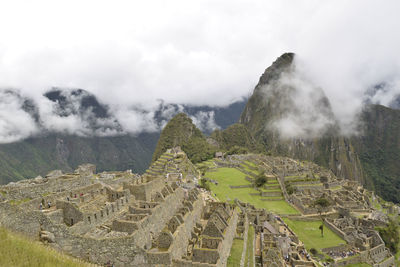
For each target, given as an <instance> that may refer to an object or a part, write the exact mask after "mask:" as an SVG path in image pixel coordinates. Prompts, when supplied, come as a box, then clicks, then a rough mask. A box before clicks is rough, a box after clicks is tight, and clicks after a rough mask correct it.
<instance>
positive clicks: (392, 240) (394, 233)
mask: <svg viewBox="0 0 400 267" xmlns="http://www.w3.org/2000/svg"><path fill="white" fill-rule="evenodd" d="M378 231H379V234H380V236H381V237H382V239H383V241H384V242H385V244H386V247H388V248H389V249H390V251H391V252H392V253H393V254H396V253H397V252H399V249H400V248H399V244H400V231H399V224H398V223H397V222H396V221H394V220H392V219H389V225H388V226H387V227H384V228H378Z"/></svg>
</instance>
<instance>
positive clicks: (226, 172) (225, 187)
mask: <svg viewBox="0 0 400 267" xmlns="http://www.w3.org/2000/svg"><path fill="white" fill-rule="evenodd" d="M205 177H206V178H210V179H213V180H216V181H218V185H215V184H213V183H209V184H210V188H211V191H212V192H213V193H215V194H216V195H217V197H218V199H219V200H220V201H227V200H228V198H229V200H230V201H233V200H234V199H235V198H237V199H239V200H240V201H242V202H248V203H251V204H253V205H254V206H255V207H257V208H265V209H267V210H270V211H273V212H275V213H278V214H298V211H297V210H296V209H294V208H293V207H292V206H290V205H289V204H288V203H287V202H286V201H284V200H282V201H262V200H261V198H267V197H261V196H260V195H250V194H249V193H259V192H258V191H257V190H255V189H253V188H234V189H232V188H230V187H229V186H230V185H233V186H235V185H248V184H251V183H250V182H248V181H247V180H246V179H245V177H246V174H244V173H242V172H241V171H239V170H237V169H234V168H219V169H218V170H216V171H214V172H207V173H206V175H205Z"/></svg>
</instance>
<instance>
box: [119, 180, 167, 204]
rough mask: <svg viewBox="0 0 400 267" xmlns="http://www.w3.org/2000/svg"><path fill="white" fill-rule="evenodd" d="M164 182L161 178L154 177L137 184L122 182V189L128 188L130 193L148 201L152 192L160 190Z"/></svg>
mask: <svg viewBox="0 0 400 267" xmlns="http://www.w3.org/2000/svg"><path fill="white" fill-rule="evenodd" d="M164 186H165V182H164V181H163V180H162V179H154V180H152V181H148V182H146V183H143V184H139V185H132V184H128V183H124V187H123V188H124V189H129V191H130V192H131V194H132V195H134V196H135V198H136V199H138V200H144V201H150V200H151V197H152V196H153V194H155V193H156V192H161V190H162V189H163V188H164Z"/></svg>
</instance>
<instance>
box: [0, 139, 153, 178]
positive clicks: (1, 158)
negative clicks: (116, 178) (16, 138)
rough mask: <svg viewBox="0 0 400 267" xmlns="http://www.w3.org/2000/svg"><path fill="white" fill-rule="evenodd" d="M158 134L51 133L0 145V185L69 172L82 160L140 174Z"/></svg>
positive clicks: (109, 168)
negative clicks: (86, 134)
mask: <svg viewBox="0 0 400 267" xmlns="http://www.w3.org/2000/svg"><path fill="white" fill-rule="evenodd" d="M158 136H159V134H158V133H146V134H140V135H138V136H128V135H126V136H113V137H90V138H87V137H80V136H73V135H71V136H64V135H61V134H52V135H48V136H41V137H35V138H29V139H27V140H24V141H20V142H15V143H9V144H0V184H6V183H9V182H15V181H18V180H21V179H26V178H34V177H36V176H38V175H42V176H44V175H46V174H47V173H48V172H50V171H52V170H56V169H60V170H62V171H64V172H71V171H72V170H74V169H75V168H76V167H77V166H78V165H80V164H82V163H85V162H90V163H93V164H95V165H96V167H97V171H99V172H102V171H108V170H127V169H132V171H133V172H139V173H143V172H144V171H145V170H146V169H147V167H148V166H149V164H150V162H151V155H152V153H153V151H154V148H155V145H156V142H157V139H158ZM56 147H57V149H56Z"/></svg>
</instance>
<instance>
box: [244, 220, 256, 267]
mask: <svg viewBox="0 0 400 267" xmlns="http://www.w3.org/2000/svg"><path fill="white" fill-rule="evenodd" d="M253 244H254V227H253V226H252V225H250V226H249V231H248V234H247V247H246V257H245V260H244V266H253V264H254V263H253V262H254V247H253Z"/></svg>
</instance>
